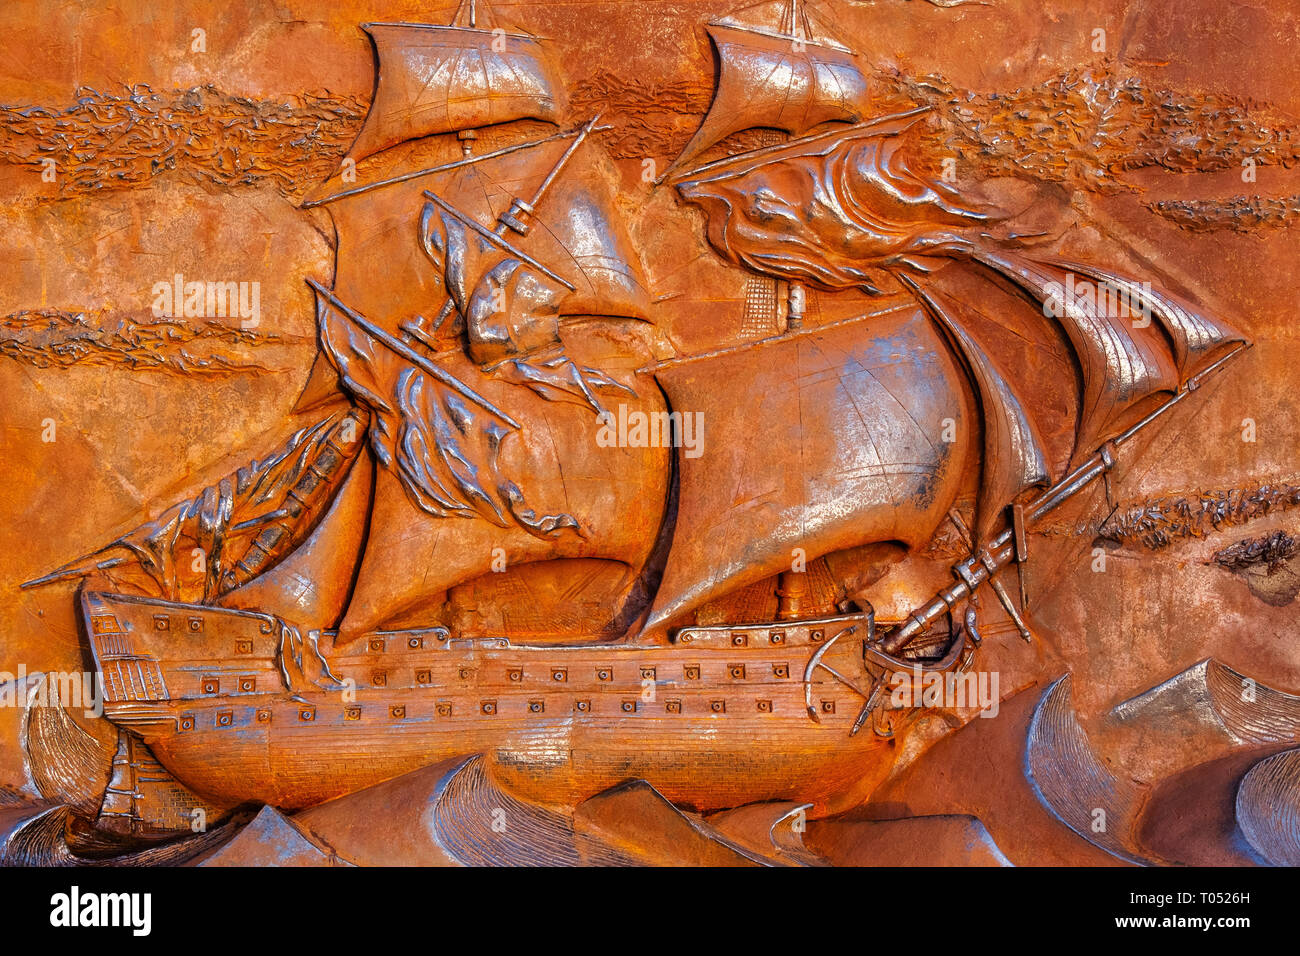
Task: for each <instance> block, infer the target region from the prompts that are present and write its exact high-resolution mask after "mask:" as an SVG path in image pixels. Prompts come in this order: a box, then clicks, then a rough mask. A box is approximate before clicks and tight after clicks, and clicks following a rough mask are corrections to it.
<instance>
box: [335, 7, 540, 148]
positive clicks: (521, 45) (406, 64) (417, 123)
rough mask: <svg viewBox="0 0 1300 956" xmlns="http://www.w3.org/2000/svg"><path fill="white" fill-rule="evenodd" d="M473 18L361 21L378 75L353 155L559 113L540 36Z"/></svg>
mask: <svg viewBox="0 0 1300 956" xmlns="http://www.w3.org/2000/svg"><path fill="white" fill-rule="evenodd" d="M463 6H464V5H462V7H463ZM464 12H465V11H463V10H462V11H461V13H464ZM457 19H461V17H460V16H459V15H458V17H457ZM477 24H478V20H477V19H475V21H474V23H473V24H471V23H469V22H468V20H467V21H466V22H464V23H463V24H462V23H457V22H456V21H455V20H453V22H452V23H451V24H449V25H446V26H439V25H433V24H419V23H368V24H365V26H364V27H363V29H365V31H366V33H368V34H369V35H370V39H371V41H372V42H373V43H374V46H375V54H376V57H377V58H378V62H379V79H378V84H377V86H376V89H375V97H374V100H373V101H372V102H371V104H370V111H369V113H367V114H366V120H365V124H364V125H363V126H362V128H361V132H360V134H358V136H357V139H356V142H355V143H353V144H352V148H351V149H350V150H349V151H348V156H349V157H350V158H351V159H352V160H354V161H355V162H360V161H361V160H362V159H365V158H366V157H367V156H372V155H374V154H375V153H378V152H380V151H381V150H384V149H387V148H388V147H390V146H395V145H397V144H398V143H403V142H406V141H407V140H411V139H416V138H419V137H422V136H433V135H436V134H439V133H452V132H459V131H461V130H469V129H477V128H480V127H483V126H493V125H496V124H497V123H508V122H511V121H513V120H519V119H539V120H547V121H549V122H553V123H561V122H563V121H564V115H565V110H566V103H565V100H564V95H563V88H562V87H561V86H560V84H559V83H557V82H556V81H555V78H554V76H553V75H552V72H551V68H550V66H549V64H548V63H547V60H546V57H545V54H544V51H543V48H542V46H541V44H540V43H539V41H538V40H537V38H536V37H532V36H529V35H527V34H524V33H519V32H507V31H504V30H501V31H500V32H494V31H493V29H492V28H491V27H490V26H489V27H487V28H484V27H483V26H479V25H477Z"/></svg>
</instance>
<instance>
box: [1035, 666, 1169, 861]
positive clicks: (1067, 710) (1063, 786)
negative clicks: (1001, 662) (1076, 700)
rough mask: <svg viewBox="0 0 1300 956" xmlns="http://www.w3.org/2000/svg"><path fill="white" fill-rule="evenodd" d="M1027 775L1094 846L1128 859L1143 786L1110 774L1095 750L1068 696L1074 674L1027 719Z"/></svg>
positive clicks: (1053, 808)
mask: <svg viewBox="0 0 1300 956" xmlns="http://www.w3.org/2000/svg"><path fill="white" fill-rule="evenodd" d="M1028 736H1029V739H1028V742H1027V745H1026V748H1025V775H1026V777H1028V779H1029V782H1030V784H1031V785H1032V786H1033V788H1034V791H1035V792H1036V793H1037V795H1038V798H1039V800H1040V801H1042V803H1043V805H1044V806H1045V807H1046V808H1047V809H1048V810H1050V811H1051V812H1052V814H1053V815H1054V816H1056V818H1057V819H1059V820H1060V821H1061V822H1062V823H1064V824H1065V825H1066V826H1068V827H1069V828H1070V829H1071V830H1073V831H1074V832H1075V833H1077V834H1079V836H1081V837H1083V838H1084V839H1085V840H1087V841H1088V842H1089V843H1091V844H1093V845H1094V846H1097V847H1100V848H1101V849H1103V850H1105V851H1106V852H1108V853H1110V854H1111V855H1113V856H1115V857H1118V858H1119V859H1121V860H1125V861H1127V862H1129V863H1145V862H1148V861H1146V860H1144V859H1143V858H1141V857H1140V856H1138V855H1136V854H1135V853H1134V852H1133V850H1132V849H1131V848H1130V843H1131V839H1132V833H1133V828H1134V823H1135V821H1136V819H1137V814H1138V811H1139V809H1140V807H1141V803H1142V794H1141V790H1140V789H1139V788H1138V787H1137V786H1136V785H1134V784H1132V783H1130V782H1129V781H1127V780H1123V779H1121V778H1119V777H1117V776H1116V775H1115V774H1113V773H1111V771H1110V769H1109V768H1108V767H1107V766H1106V764H1105V763H1103V762H1102V760H1101V759H1100V758H1099V757H1098V756H1097V754H1096V752H1095V751H1094V750H1093V749H1092V743H1091V742H1090V741H1089V739H1088V735H1087V733H1086V732H1085V731H1084V729H1083V727H1082V726H1081V725H1080V724H1079V719H1078V717H1076V716H1075V713H1074V705H1073V703H1072V702H1071V696H1070V677H1069V675H1068V674H1067V675H1065V676H1064V677H1060V678H1058V679H1057V680H1056V681H1055V682H1054V683H1053V684H1052V685H1051V686H1050V687H1048V688H1047V690H1046V691H1045V692H1044V693H1043V697H1042V699H1041V700H1040V701H1039V703H1038V707H1037V708H1036V709H1035V711H1034V716H1033V719H1032V720H1031V721H1030V724H1029V735H1028Z"/></svg>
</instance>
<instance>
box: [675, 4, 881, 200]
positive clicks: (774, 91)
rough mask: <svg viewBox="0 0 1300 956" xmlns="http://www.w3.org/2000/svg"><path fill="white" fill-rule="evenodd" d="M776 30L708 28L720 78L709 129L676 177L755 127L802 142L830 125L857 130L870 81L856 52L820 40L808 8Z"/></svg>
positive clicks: (685, 154) (792, 11) (718, 24)
mask: <svg viewBox="0 0 1300 956" xmlns="http://www.w3.org/2000/svg"><path fill="white" fill-rule="evenodd" d="M783 20H784V22H783V23H782V24H781V25H780V26H779V27H777V28H774V27H770V26H766V25H763V24H752V23H744V22H741V21H739V20H735V19H723V20H718V21H715V22H713V23H711V24H709V25H708V27H707V28H706V29H707V30H708V34H709V38H710V39H711V40H712V41H713V45H714V47H715V48H716V49H717V51H718V61H719V63H720V69H721V73H720V74H719V77H718V87H717V91H716V93H715V94H714V97H713V103H712V105H711V106H710V107H709V112H708V114H707V115H706V116H705V117H704V122H703V124H702V125H701V126H700V128H699V130H697V131H696V133H695V135H694V136H693V137H692V138H691V140H690V142H689V143H688V144H687V145H686V148H685V149H684V150H683V151H682V153H681V155H680V156H678V157H677V159H676V160H675V161H674V162H673V164H672V166H670V167H669V170H668V172H669V173H670V174H671V173H672V172H674V171H675V170H677V169H680V168H682V167H684V166H686V165H687V164H689V163H690V162H691V161H692V160H694V159H696V158H697V157H699V156H700V155H701V154H703V153H704V152H706V151H707V150H708V149H710V148H711V147H713V146H715V145H717V144H718V143H720V142H721V141H722V140H724V139H726V138H727V137H728V136H730V135H732V134H733V133H738V132H741V131H742V130H747V129H754V128H760V127H761V128H771V129H779V130H784V131H786V132H787V133H790V134H792V135H795V136H798V135H801V134H803V133H806V132H807V131H808V130H810V129H812V128H813V127H814V126H818V125H820V124H822V123H827V122H831V121H841V122H848V123H856V122H857V121H859V120H860V119H862V117H863V115H864V110H865V107H866V101H867V81H866V78H865V77H864V76H863V75H862V72H861V70H860V69H859V68H858V65H857V62H856V57H855V54H854V53H853V51H852V50H850V49H848V48H847V47H845V46H843V45H841V44H839V43H837V42H836V41H835V40H833V39H830V38H828V37H814V36H813V31H812V25H811V23H810V21H809V17H808V13H807V10H806V9H805V8H800V7H799V6H798V4H797V3H795V2H792V3H789V4H787V5H786V7H785V16H784V18H783Z"/></svg>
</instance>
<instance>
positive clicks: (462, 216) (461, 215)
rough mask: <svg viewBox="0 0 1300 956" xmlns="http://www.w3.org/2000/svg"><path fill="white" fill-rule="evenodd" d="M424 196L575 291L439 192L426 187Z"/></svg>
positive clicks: (560, 278)
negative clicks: (445, 198)
mask: <svg viewBox="0 0 1300 956" xmlns="http://www.w3.org/2000/svg"><path fill="white" fill-rule="evenodd" d="M424 197H425V198H426V199H428V200H429V201H430V202H433V203H436V204H437V205H438V206H440V207H441V208H442V209H443V210H445V211H446V212H447V214H448V215H450V216H453V217H454V218H456V219H457V220H459V221H460V222H461V223H463V224H464V225H466V226H468V227H469V228H470V229H472V230H474V232H476V233H478V234H479V235H480V236H482V237H483V238H484V239H486V240H487V241H488V242H489V243H491V244H492V245H494V246H496V247H497V248H498V249H501V250H503V251H504V252H507V253H509V254H510V255H512V256H514V257H515V258H516V259H518V260H520V261H521V262H525V263H527V264H528V265H530V266H532V267H533V268H534V269H537V270H538V271H539V272H541V273H542V274H543V275H545V276H546V277H547V278H548V279H551V280H552V281H554V282H558V283H559V284H560V285H562V286H564V287H565V288H566V289H568V290H569V291H570V292H573V291H575V287H574V285H573V283H572V282H570V281H569V280H568V279H565V278H564V277H563V276H560V275H557V274H556V273H554V272H552V271H551V270H550V269H548V268H546V266H544V265H542V264H541V263H540V262H538V261H537V260H536V259H534V258H533V257H532V256H530V255H528V253H526V252H524V251H523V250H521V249H517V248H515V246H514V245H512V244H511V243H509V242H507V241H506V240H505V239H503V238H502V237H501V236H498V235H497V234H496V233H495V232H493V231H492V230H491V229H488V228H487V227H486V226H482V225H480V224H479V223H477V222H475V221H474V219H473V218H472V217H471V216H468V215H466V214H465V213H463V212H461V211H460V210H459V209H457V208H456V207H455V206H453V205H451V203H449V202H447V201H446V200H444V199H443V198H442V197H440V196H439V195H438V194H437V193H432V192H429V190H427V189H426V190H425V191H424Z"/></svg>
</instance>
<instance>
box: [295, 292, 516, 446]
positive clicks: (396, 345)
mask: <svg viewBox="0 0 1300 956" xmlns="http://www.w3.org/2000/svg"><path fill="white" fill-rule="evenodd" d="M306 281H307V285H309V286H311V288H312V289H313V290H315V291H316V292H317V293H318V294H320V295H322V296H324V297H325V298H326V299H328V300H329V302H330V304H331V305H333V306H334V307H335V308H336V309H338V310H339V311H340V312H341V313H342V314H343V315H344V316H345V317H346V318H348V319H349V320H351V321H352V322H353V323H354V324H355V325H357V326H358V327H359V328H360V329H361V330H362V331H364V332H366V333H368V334H369V335H370V337H371V338H373V339H375V340H376V341H377V342H379V343H380V344H381V345H383V346H385V347H386V348H388V349H389V350H390V351H392V352H395V353H397V355H398V356H400V357H401V358H404V359H406V361H408V362H410V363H411V364H412V365H414V366H415V367H416V368H418V369H419V370H420V371H422V372H425V373H427V374H429V375H432V376H433V377H434V378H436V379H437V380H438V381H440V382H442V384H444V385H446V386H447V387H448V388H450V389H452V390H453V391H455V392H457V393H459V394H460V395H461V396H463V397H464V398H467V399H469V400H470V401H471V402H473V403H474V404H475V405H478V406H479V407H480V408H482V409H484V410H486V411H488V412H491V413H492V414H493V415H496V416H497V417H498V418H500V419H501V420H502V421H503V422H505V423H506V424H507V425H509V426H510V427H511V428H519V427H520V425H519V423H518V422H516V421H515V420H514V419H513V418H511V417H510V416H509V415H507V414H506V413H505V412H503V411H501V409H499V408H497V407H496V406H495V405H493V404H492V403H491V402H489V401H488V400H487V399H486V398H484V397H483V396H482V395H480V394H479V393H478V392H476V391H474V390H473V389H472V388H470V387H469V386H468V385H466V384H465V383H464V382H462V381H461V380H460V379H458V378H456V377H455V376H454V375H452V374H451V373H450V372H448V371H446V370H445V369H442V368H439V367H438V366H437V365H435V364H434V363H432V362H430V361H428V360H427V359H425V358H424V357H423V356H422V355H420V354H419V353H418V352H416V351H414V350H413V349H411V348H410V347H408V346H407V345H405V344H404V343H403V342H401V341H399V340H398V339H395V338H393V337H392V336H391V335H389V334H388V333H387V332H385V331H384V330H383V329H381V328H380V327H379V326H377V325H375V324H374V323H373V322H371V321H370V320H369V319H367V318H366V317H365V316H363V315H361V314H360V313H359V312H355V311H353V310H352V309H351V308H349V307H348V306H347V305H346V304H344V303H343V302H342V301H340V300H339V298H338V297H337V296H336V295H334V293H333V292H331V291H330V290H329V289H327V288H325V287H324V286H323V285H321V284H320V283H319V282H317V281H316V280H315V279H313V278H311V277H310V276H309V277H308V278H307V280H306Z"/></svg>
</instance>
